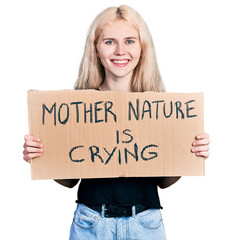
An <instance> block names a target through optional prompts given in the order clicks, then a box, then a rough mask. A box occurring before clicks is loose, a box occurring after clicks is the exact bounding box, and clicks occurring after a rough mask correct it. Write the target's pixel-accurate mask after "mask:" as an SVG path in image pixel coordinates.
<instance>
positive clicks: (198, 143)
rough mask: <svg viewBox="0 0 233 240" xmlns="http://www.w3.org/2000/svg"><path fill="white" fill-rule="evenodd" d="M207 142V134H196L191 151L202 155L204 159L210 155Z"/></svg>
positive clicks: (208, 141) (208, 140)
mask: <svg viewBox="0 0 233 240" xmlns="http://www.w3.org/2000/svg"><path fill="white" fill-rule="evenodd" d="M209 143H210V139H209V134H208V133H201V134H199V135H197V136H196V140H195V141H194V142H193V143H192V145H193V147H192V149H191V152H193V153H195V154H196V155H197V156H199V157H204V158H205V159H207V158H208V157H209V155H210V153H209V149H210V147H209Z"/></svg>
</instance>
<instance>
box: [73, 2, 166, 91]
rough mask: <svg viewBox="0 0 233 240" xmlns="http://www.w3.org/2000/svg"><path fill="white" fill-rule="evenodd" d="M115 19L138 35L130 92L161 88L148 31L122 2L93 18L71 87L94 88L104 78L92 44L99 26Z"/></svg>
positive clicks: (142, 21)
mask: <svg viewBox="0 0 233 240" xmlns="http://www.w3.org/2000/svg"><path fill="white" fill-rule="evenodd" d="M117 21H126V22H128V23H129V24H130V25H131V26H132V27H134V28H135V29H136V30H137V31H138V34H139V39H140V44H141V49H142V53H141V58H140V60H139V63H138V64H137V66H136V68H135V69H134V73H133V79H132V91H133V92H144V91H157V92H163V91H165V87H164V84H163V82H162V79H161V76H160V73H159V69H158V64H157V60H156V54H155V48H154V44H153V40H152V37H151V34H150V31H149V29H148V27H147V25H146V23H145V22H144V20H143V19H142V17H141V16H140V15H139V13H138V12H136V11H135V10H134V9H133V8H131V7H129V6H126V5H123V6H120V7H110V8H107V9H105V10H104V11H103V12H101V13H100V14H99V15H98V16H97V17H96V18H95V19H94V21H93V23H92V24H91V26H90V29H89V33H88V35H87V40H86V46H85V50H84V54H83V58H82V61H81V64H80V67H79V76H78V80H77V81H76V83H75V85H74V89H76V90H77V89H97V88H98V87H99V86H100V85H101V83H102V82H103V81H104V79H105V71H104V67H103V65H102V64H101V62H100V60H99V58H98V57H97V53H96V45H97V42H98V39H99V37H100V35H101V32H102V29H103V28H104V27H105V26H106V25H108V24H110V23H114V22H117Z"/></svg>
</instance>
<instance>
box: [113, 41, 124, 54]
mask: <svg viewBox="0 0 233 240" xmlns="http://www.w3.org/2000/svg"><path fill="white" fill-rule="evenodd" d="M124 54H125V46H124V44H122V43H117V44H116V48H115V55H118V56H122V55H124Z"/></svg>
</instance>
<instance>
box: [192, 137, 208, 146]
mask: <svg viewBox="0 0 233 240" xmlns="http://www.w3.org/2000/svg"><path fill="white" fill-rule="evenodd" d="M209 143H210V139H209V138H204V139H202V140H197V141H195V142H193V146H202V145H208V144H209Z"/></svg>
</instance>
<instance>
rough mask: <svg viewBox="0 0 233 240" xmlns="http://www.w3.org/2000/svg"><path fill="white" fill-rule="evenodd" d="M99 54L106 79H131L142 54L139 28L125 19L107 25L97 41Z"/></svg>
mask: <svg viewBox="0 0 233 240" xmlns="http://www.w3.org/2000/svg"><path fill="white" fill-rule="evenodd" d="M97 56H98V57H99V58H100V61H101V63H102V64H103V66H104V69H105V75H106V79H108V78H112V79H114V80H116V79H118V78H127V79H129V80H131V78H132V74H133V70H134V69H135V67H136V66H137V64H138V62H139V59H140V56H141V45H140V41H139V36H138V32H137V30H136V29H135V28H133V27H131V26H130V25H129V24H128V23H127V22H124V21H120V22H115V23H112V24H109V25H107V26H106V27H105V28H104V29H103V30H102V33H101V35H100V38H99V40H98V43H97Z"/></svg>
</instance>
